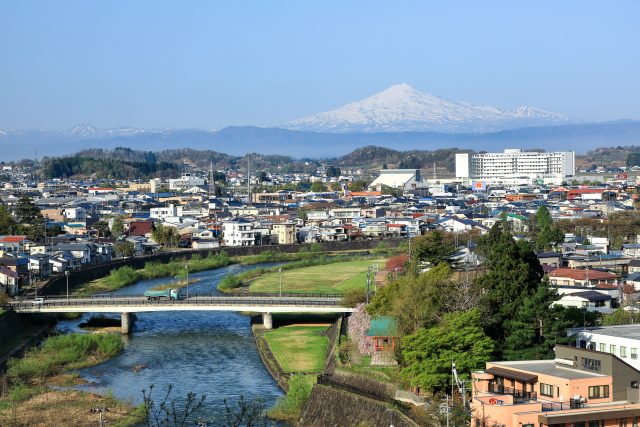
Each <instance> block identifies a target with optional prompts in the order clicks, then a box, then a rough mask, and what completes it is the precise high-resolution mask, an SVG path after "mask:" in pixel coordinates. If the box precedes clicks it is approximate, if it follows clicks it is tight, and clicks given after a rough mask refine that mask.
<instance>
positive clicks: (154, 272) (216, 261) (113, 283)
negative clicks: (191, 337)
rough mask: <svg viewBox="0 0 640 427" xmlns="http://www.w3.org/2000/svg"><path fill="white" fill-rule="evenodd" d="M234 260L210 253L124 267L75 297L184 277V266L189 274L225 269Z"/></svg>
mask: <svg viewBox="0 0 640 427" xmlns="http://www.w3.org/2000/svg"><path fill="white" fill-rule="evenodd" d="M233 263H234V260H233V259H232V258H231V257H229V255H228V254H227V253H226V252H220V253H219V254H214V253H210V254H209V255H208V256H206V257H202V256H201V255H198V254H196V255H194V256H193V257H191V259H186V258H183V259H174V260H172V261H169V262H166V263H161V262H156V261H153V262H148V263H146V264H145V266H144V268H141V269H139V270H135V269H133V268H132V267H129V266H124V267H120V268H117V269H115V270H111V272H110V273H109V275H108V276H107V277H103V278H102V279H97V280H94V281H92V282H90V283H88V284H87V285H85V286H83V287H82V288H80V289H78V290H77V291H76V292H75V294H76V295H91V294H94V293H98V292H111V291H115V290H116V289H120V288H122V287H124V286H127V285H131V284H133V283H135V282H137V281H139V280H144V279H156V278H159V277H169V276H179V277H183V278H184V276H185V275H186V269H185V268H184V266H185V265H188V266H189V272H193V273H195V272H198V271H204V270H212V269H214V268H220V267H226V266H228V265H230V264H233Z"/></svg>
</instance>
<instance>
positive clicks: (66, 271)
mask: <svg viewBox="0 0 640 427" xmlns="http://www.w3.org/2000/svg"><path fill="white" fill-rule="evenodd" d="M64 275H65V276H66V277H67V301H69V270H65V271H64Z"/></svg>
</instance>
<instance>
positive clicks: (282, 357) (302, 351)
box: [264, 324, 330, 374]
mask: <svg viewBox="0 0 640 427" xmlns="http://www.w3.org/2000/svg"><path fill="white" fill-rule="evenodd" d="M329 326H330V325H328V324H326V325H290V326H283V327H280V328H278V329H272V330H269V331H265V335H264V336H265V339H266V340H267V344H268V345H269V348H270V349H271V352H272V353H273V354H274V356H275V357H276V360H277V361H278V363H279V364H280V366H281V367H282V369H283V370H284V371H285V372H286V373H314V374H317V373H320V372H322V369H323V367H324V358H325V354H326V352H327V345H328V339H327V337H326V336H325V335H323V334H322V333H323V332H325V331H326V330H327V329H328V328H329Z"/></svg>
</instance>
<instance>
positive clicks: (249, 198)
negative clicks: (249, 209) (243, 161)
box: [247, 154, 251, 206]
mask: <svg viewBox="0 0 640 427" xmlns="http://www.w3.org/2000/svg"><path fill="white" fill-rule="evenodd" d="M247 206H251V154H247Z"/></svg>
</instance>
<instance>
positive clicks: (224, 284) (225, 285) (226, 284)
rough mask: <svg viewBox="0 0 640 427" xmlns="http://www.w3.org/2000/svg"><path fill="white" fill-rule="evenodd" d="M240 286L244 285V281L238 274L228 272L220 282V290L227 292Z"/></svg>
mask: <svg viewBox="0 0 640 427" xmlns="http://www.w3.org/2000/svg"><path fill="white" fill-rule="evenodd" d="M240 286H242V281H241V280H240V278H239V277H238V276H236V275H234V274H227V275H226V276H224V277H223V278H222V280H220V282H219V283H218V290H220V291H225V292H226V291H230V290H232V289H236V288H239V287H240Z"/></svg>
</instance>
